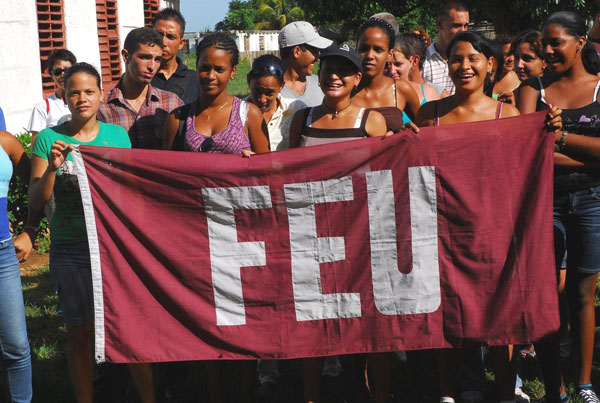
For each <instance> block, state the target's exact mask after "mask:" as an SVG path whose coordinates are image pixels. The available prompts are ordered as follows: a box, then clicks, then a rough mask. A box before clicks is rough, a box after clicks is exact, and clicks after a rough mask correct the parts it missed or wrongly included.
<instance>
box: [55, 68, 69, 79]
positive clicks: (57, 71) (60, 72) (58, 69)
mask: <svg viewBox="0 0 600 403" xmlns="http://www.w3.org/2000/svg"><path fill="white" fill-rule="evenodd" d="M67 70H69V68H68V67H67V68H64V69H61V68H60V67H57V68H55V69H54V70H52V71H51V73H52V75H53V76H56V77H58V76H60V75H61V74H63V73H66V71H67Z"/></svg>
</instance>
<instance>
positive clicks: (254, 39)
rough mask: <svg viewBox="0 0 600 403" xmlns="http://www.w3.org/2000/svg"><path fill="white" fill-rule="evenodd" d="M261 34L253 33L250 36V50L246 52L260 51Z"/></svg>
mask: <svg viewBox="0 0 600 403" xmlns="http://www.w3.org/2000/svg"><path fill="white" fill-rule="evenodd" d="M259 40H260V39H259V34H256V33H251V34H250V35H249V41H248V49H247V50H246V52H257V51H259V50H260V43H259Z"/></svg>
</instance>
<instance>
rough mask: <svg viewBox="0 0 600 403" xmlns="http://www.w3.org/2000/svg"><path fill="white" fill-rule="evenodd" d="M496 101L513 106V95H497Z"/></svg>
mask: <svg viewBox="0 0 600 403" xmlns="http://www.w3.org/2000/svg"><path fill="white" fill-rule="evenodd" d="M498 101H500V102H504V103H505V104H511V105H515V94H514V93H513V92H512V91H507V92H503V93H502V94H500V95H498Z"/></svg>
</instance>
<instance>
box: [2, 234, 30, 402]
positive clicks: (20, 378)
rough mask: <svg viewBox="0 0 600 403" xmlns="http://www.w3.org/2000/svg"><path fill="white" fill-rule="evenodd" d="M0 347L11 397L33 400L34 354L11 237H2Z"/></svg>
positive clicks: (5, 379)
mask: <svg viewBox="0 0 600 403" xmlns="http://www.w3.org/2000/svg"><path fill="white" fill-rule="evenodd" d="M0 349H1V350H2V375H3V378H4V381H5V382H6V385H7V389H8V393H9V396H10V399H11V400H10V401H11V402H15V403H16V402H30V401H31V396H32V394H33V392H32V386H31V355H30V352H29V341H28V339H27V327H26V326H25V306H24V305H23V292H22V290H21V275H20V273H19V262H18V260H17V256H16V255H15V248H14V246H13V241H12V239H7V240H5V241H0Z"/></svg>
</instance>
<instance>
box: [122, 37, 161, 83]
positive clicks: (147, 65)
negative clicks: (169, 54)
mask: <svg viewBox="0 0 600 403" xmlns="http://www.w3.org/2000/svg"><path fill="white" fill-rule="evenodd" d="M122 53H123V59H124V60H125V66H126V67H127V69H126V71H125V75H126V76H127V77H128V78H129V79H130V80H133V82H135V83H138V84H141V85H146V84H150V81H152V78H154V75H155V74H156V72H157V71H158V69H159V67H160V63H161V61H162V47H161V46H157V45H142V44H140V46H139V48H138V49H137V50H136V51H135V52H134V53H133V54H131V55H130V54H129V53H128V52H127V49H123V51H122Z"/></svg>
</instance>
